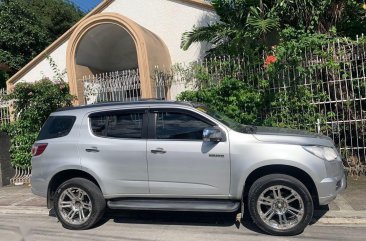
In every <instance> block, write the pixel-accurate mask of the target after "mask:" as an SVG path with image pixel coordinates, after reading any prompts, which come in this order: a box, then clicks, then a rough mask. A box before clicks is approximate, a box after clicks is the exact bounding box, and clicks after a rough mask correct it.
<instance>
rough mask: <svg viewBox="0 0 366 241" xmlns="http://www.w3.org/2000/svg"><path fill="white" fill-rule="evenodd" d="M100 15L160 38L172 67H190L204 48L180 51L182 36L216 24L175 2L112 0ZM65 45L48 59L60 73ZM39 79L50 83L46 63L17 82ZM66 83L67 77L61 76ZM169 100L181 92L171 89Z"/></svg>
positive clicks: (197, 9)
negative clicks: (122, 20)
mask: <svg viewBox="0 0 366 241" xmlns="http://www.w3.org/2000/svg"><path fill="white" fill-rule="evenodd" d="M103 12H114V13H119V14H121V15H123V16H125V17H128V18H130V19H131V20H133V21H135V22H136V23H138V24H139V25H141V26H142V27H144V28H146V29H148V30H150V31H151V32H153V33H155V34H156V35H157V36H158V37H160V38H161V39H162V40H163V42H164V43H165V44H166V45H167V48H168V50H169V53H170V56H171V59H172V63H173V64H175V63H190V62H192V61H195V60H198V59H201V58H202V57H203V56H204V53H205V50H206V49H207V47H208V46H206V45H205V44H194V45H192V46H191V48H190V49H189V50H187V51H183V50H182V49H181V48H180V43H181V37H182V34H183V33H184V32H186V31H189V30H191V29H192V27H193V26H202V25H207V23H211V22H214V21H217V19H218V17H217V15H216V14H215V13H214V12H211V11H209V10H207V9H206V8H202V7H199V6H196V5H192V4H187V3H182V2H179V0H115V1H114V2H113V3H112V4H111V5H110V6H108V7H107V8H106V9H105V10H104V11H103ZM67 44H68V41H66V42H65V43H63V44H62V45H61V46H60V47H58V48H57V49H56V50H54V51H53V52H52V53H51V54H50V56H51V58H52V59H53V60H54V61H55V63H56V64H57V66H58V68H59V69H60V70H61V71H63V70H65V69H66V49H67ZM43 77H48V78H50V79H53V77H54V73H53V71H52V68H51V66H50V64H49V61H48V60H47V59H44V60H43V61H42V62H41V63H39V64H38V65H36V66H34V68H33V69H31V70H30V71H29V72H28V73H27V74H26V75H25V76H23V77H22V78H21V80H20V81H26V82H34V81H37V80H39V79H41V78H43ZM65 80H66V81H67V76H65ZM174 88H176V89H177V90H172V97H173V98H174V97H175V96H176V94H177V93H178V92H180V91H178V89H182V88H184V87H183V86H182V85H179V87H178V86H176V87H174V86H173V89H174Z"/></svg>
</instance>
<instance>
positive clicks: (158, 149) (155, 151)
mask: <svg viewBox="0 0 366 241" xmlns="http://www.w3.org/2000/svg"><path fill="white" fill-rule="evenodd" d="M151 153H153V154H165V153H166V151H165V150H164V149H163V148H156V149H153V150H151Z"/></svg>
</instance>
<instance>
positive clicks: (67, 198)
mask: <svg viewBox="0 0 366 241" xmlns="http://www.w3.org/2000/svg"><path fill="white" fill-rule="evenodd" d="M58 208H59V211H60V214H61V216H62V218H63V219H64V220H65V221H66V222H67V223H69V224H76V225H80V224H83V223H85V222H86V221H88V219H89V218H90V216H91V212H92V202H91V199H90V197H89V195H88V194H87V193H86V192H85V191H84V190H82V189H80V188H75V187H71V188H68V189H66V190H64V191H63V192H62V193H61V195H60V198H59V201H58Z"/></svg>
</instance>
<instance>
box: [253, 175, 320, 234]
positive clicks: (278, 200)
mask: <svg viewBox="0 0 366 241" xmlns="http://www.w3.org/2000/svg"><path fill="white" fill-rule="evenodd" d="M248 209H249V212H250V215H251V217H252V219H253V221H254V222H255V223H256V225H257V226H258V227H259V228H260V229H262V230H263V231H265V232H266V233H269V234H272V235H297V234H299V233H301V232H303V230H304V229H305V227H306V226H307V225H308V224H309V223H310V221H311V219H312V217H313V212H314V206H313V201H312V198H311V195H310V193H309V191H308V189H307V188H306V187H305V185H304V184H303V183H301V182H300V181H299V180H298V179H296V178H294V177H291V176H288V175H283V174H272V175H267V176H264V177H262V178H259V179H258V180H256V181H255V182H254V183H253V185H252V186H251V188H250V190H249V194H248Z"/></svg>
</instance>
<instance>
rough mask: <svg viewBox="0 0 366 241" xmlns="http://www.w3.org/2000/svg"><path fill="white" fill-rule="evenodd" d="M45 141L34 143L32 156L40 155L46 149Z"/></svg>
mask: <svg viewBox="0 0 366 241" xmlns="http://www.w3.org/2000/svg"><path fill="white" fill-rule="evenodd" d="M47 146H48V144H47V143H39V144H34V145H33V146H32V156H40V155H42V153H43V152H44V151H45V150H46V148H47Z"/></svg>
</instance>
